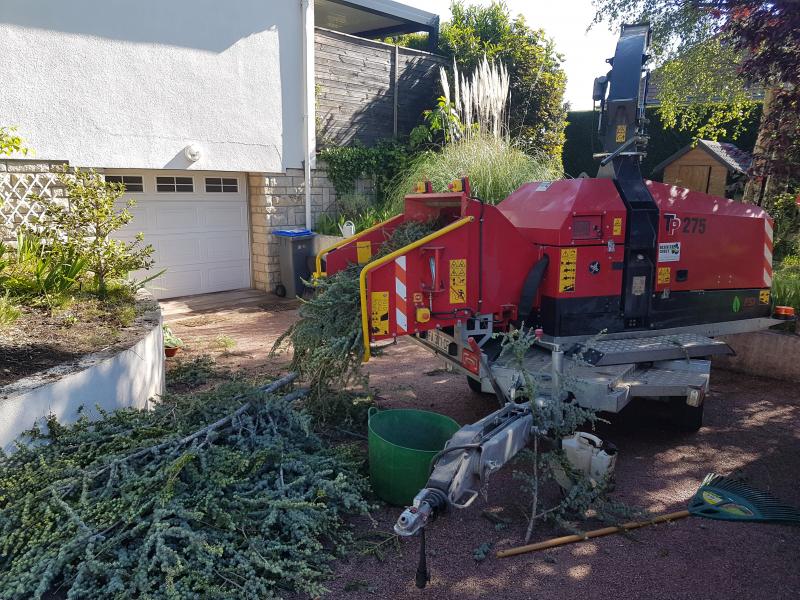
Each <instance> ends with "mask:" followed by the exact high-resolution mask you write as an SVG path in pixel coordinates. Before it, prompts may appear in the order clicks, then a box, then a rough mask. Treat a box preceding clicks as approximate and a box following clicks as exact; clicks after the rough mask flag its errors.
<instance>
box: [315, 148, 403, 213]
mask: <svg viewBox="0 0 800 600" xmlns="http://www.w3.org/2000/svg"><path fill="white" fill-rule="evenodd" d="M319 157H320V159H322V160H324V161H325V162H326V163H327V166H328V179H330V180H331V182H332V183H333V187H334V188H336V195H337V196H343V195H345V194H351V193H353V192H354V191H355V189H356V182H357V181H358V180H359V179H362V178H369V179H371V180H372V181H373V183H374V185H375V196H376V200H377V202H378V203H379V204H380V203H382V202H383V201H384V198H385V194H386V190H387V189H388V188H389V186H390V184H391V181H392V180H393V179H394V178H395V176H396V175H397V174H398V173H399V172H401V171H402V170H403V169H404V168H405V167H406V165H407V164H408V162H409V160H410V153H409V151H408V149H407V148H406V146H405V145H404V144H402V143H400V142H399V141H397V140H380V141H379V142H378V143H377V144H375V146H373V147H371V148H367V147H366V146H364V145H363V144H361V143H360V142H355V143H353V144H352V145H350V146H339V147H333V148H326V149H324V150H323V151H322V152H320V154H319Z"/></svg>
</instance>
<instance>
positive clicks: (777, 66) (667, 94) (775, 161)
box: [593, 0, 800, 181]
mask: <svg viewBox="0 0 800 600" xmlns="http://www.w3.org/2000/svg"><path fill="white" fill-rule="evenodd" d="M593 2H594V5H595V7H596V9H597V13H596V16H595V22H598V23H599V22H606V23H608V24H609V25H610V26H612V27H619V25H620V24H622V23H624V22H636V21H639V22H641V21H647V22H650V23H651V24H652V26H653V47H652V55H653V56H654V58H655V59H656V64H657V65H660V69H659V71H658V76H659V84H660V85H659V88H660V93H659V100H660V101H661V105H660V107H659V112H660V115H661V117H662V119H663V120H664V122H665V123H666V124H667V125H671V126H674V125H676V124H677V125H679V126H680V127H682V128H684V129H689V130H692V131H694V132H695V133H696V134H697V135H698V136H703V137H710V138H716V137H718V136H720V135H724V134H725V133H727V132H726V130H725V129H726V126H725V124H726V123H733V124H734V127H735V125H736V124H739V123H741V122H742V119H743V118H745V117H746V116H748V115H749V114H750V113H751V111H752V110H753V108H754V106H755V105H754V102H752V101H750V100H749V99H748V95H749V93H748V90H749V89H751V87H752V86H760V87H763V88H764V89H765V90H766V99H765V107H764V111H763V117H762V126H761V131H760V134H759V140H758V142H757V144H756V155H757V156H756V161H755V163H754V174H756V175H777V176H779V177H780V178H781V179H782V180H783V181H786V180H788V179H791V178H794V179H797V178H798V177H799V176H800V7H798V4H797V2H796V0H593Z"/></svg>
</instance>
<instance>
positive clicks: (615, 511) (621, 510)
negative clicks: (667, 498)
mask: <svg viewBox="0 0 800 600" xmlns="http://www.w3.org/2000/svg"><path fill="white" fill-rule="evenodd" d="M601 335H602V334H598V335H597V336H595V338H592V339H598V338H599V337H600V336H601ZM497 336H498V337H499V338H501V347H502V350H501V354H500V356H501V358H507V359H508V364H509V366H510V367H511V368H513V369H515V370H516V371H518V372H519V373H521V374H522V378H521V382H520V383H521V386H522V387H521V389H520V390H519V392H518V395H519V396H520V397H523V398H526V399H528V400H530V403H531V412H532V413H533V423H534V427H533V428H532V430H531V435H532V436H533V448H532V449H525V450H523V451H522V452H520V454H519V455H518V461H519V463H518V464H523V463H525V462H527V463H528V464H529V465H530V469H517V470H515V471H514V478H515V479H518V480H520V481H521V482H522V491H523V492H525V493H526V495H529V496H530V498H531V500H530V508H529V510H530V515H529V516H528V526H527V528H526V531H525V543H526V544H527V543H528V542H529V541H530V539H531V536H532V535H533V531H534V529H535V527H536V523H537V521H539V520H548V521H554V522H555V523H556V524H558V525H559V526H561V527H563V528H565V529H567V530H569V531H570V532H577V531H579V530H578V529H577V526H576V524H575V522H576V521H583V520H586V519H589V518H594V519H599V520H600V521H603V522H604V523H610V524H614V525H617V524H619V523H621V522H622V521H625V520H630V519H631V518H634V517H639V516H640V515H641V514H642V513H641V511H639V510H637V509H635V508H631V507H629V506H627V505H626V504H624V503H622V502H618V501H615V500H613V499H610V498H609V497H608V493H609V491H610V484H611V481H610V479H609V477H604V478H603V479H602V480H599V481H598V480H595V479H592V478H590V477H589V476H587V475H585V474H584V473H581V472H578V471H576V470H575V469H574V468H573V467H572V464H571V463H570V461H569V459H568V458H567V456H566V453H565V452H564V451H562V450H560V449H558V448H555V447H554V448H553V449H548V450H546V451H542V446H543V445H545V443H547V444H549V445H551V446H555V442H556V441H557V440H560V439H563V438H565V437H568V436H570V435H572V434H574V433H575V432H576V431H578V430H579V429H580V428H581V427H583V426H585V425H591V426H592V427H594V424H595V423H596V422H597V421H600V420H601V419H600V417H598V415H597V413H596V412H595V411H594V410H592V409H589V408H584V407H582V406H581V405H580V404H578V402H577V400H576V399H575V397H574V396H573V395H571V394H569V393H568V390H569V389H570V387H571V386H572V385H573V384H574V383H575V382H576V381H577V380H576V377H575V375H574V374H573V373H571V372H570V369H567V370H566V371H565V373H564V374H563V376H562V378H561V382H562V383H561V387H560V388H556V389H551V390H550V393H549V394H548V395H547V396H545V395H542V394H540V389H541V387H542V384H543V382H542V381H541V375H540V374H539V373H534V372H531V371H529V370H528V369H527V368H526V364H525V357H526V355H527V353H528V351H529V349H530V348H531V346H532V345H533V343H534V341H535V339H536V334H535V331H534V329H533V328H532V327H531V328H526V327H525V326H524V324H523V326H522V327H521V328H520V329H514V330H512V331H509V332H508V333H500V334H497ZM587 347H588V344H587ZM582 361H583V356H582V355H580V354H578V355H576V361H575V363H574V364H580V363H581V362H582ZM543 442H544V443H543ZM526 459H527V461H526ZM562 479H567V480H568V481H569V482H571V484H572V485H571V487H570V488H569V489H568V490H564V493H563V494H561V496H560V500H559V501H558V502H556V503H555V504H553V505H551V506H546V505H545V501H546V499H547V498H548V495H547V494H545V493H544V491H545V488H546V486H548V485H550V484H551V482H552V484H554V485H555V484H558V485H560V484H561V480H562Z"/></svg>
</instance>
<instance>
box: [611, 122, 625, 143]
mask: <svg viewBox="0 0 800 600" xmlns="http://www.w3.org/2000/svg"><path fill="white" fill-rule="evenodd" d="M627 133H628V128H627V127H626V126H625V125H617V136H616V138H615V139H614V141H615V142H617V143H618V144H621V143H622V142H624V141H625V136H626V135H627Z"/></svg>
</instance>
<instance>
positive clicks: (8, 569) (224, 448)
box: [0, 376, 367, 600]
mask: <svg viewBox="0 0 800 600" xmlns="http://www.w3.org/2000/svg"><path fill="white" fill-rule="evenodd" d="M293 378H294V377H293V376H289V377H284V378H282V379H280V380H278V381H276V382H274V383H273V384H271V385H270V386H267V387H266V388H255V387H253V386H252V385H246V384H243V383H235V384H225V385H223V386H221V387H219V388H217V389H216V390H213V391H210V392H206V393H203V394H199V395H197V396H185V397H172V398H167V399H166V400H164V401H163V402H162V403H160V404H158V405H157V406H156V407H155V409H154V410H152V411H139V410H133V409H127V410H120V411H117V412H114V413H111V414H107V415H104V418H103V419H101V420H100V421H97V422H91V423H90V422H89V421H88V420H85V419H83V420H81V421H79V422H78V423H76V424H75V425H71V426H62V425H59V424H58V423H57V422H56V421H54V420H52V421H50V423H49V430H48V433H47V434H41V433H40V434H38V435H37V434H36V433H35V432H32V433H33V435H34V437H35V438H41V439H36V440H35V441H37V442H46V443H37V444H34V445H32V446H21V447H20V448H19V450H18V451H17V452H16V453H14V454H13V455H10V456H6V455H2V456H0V490H2V491H1V492H0V597H2V598H4V599H9V600H16V599H18V598H19V599H22V598H25V599H28V598H42V597H50V596H53V595H55V596H58V597H64V598H67V599H73V598H74V599H77V598H116V597H120V598H121V597H138V598H152V599H161V598H230V599H234V598H236V599H239V598H275V597H277V596H278V594H280V593H282V592H285V591H295V592H300V593H304V594H310V595H319V594H320V593H322V592H323V591H324V587H323V581H324V578H325V577H326V576H327V575H329V573H330V567H329V563H330V561H331V560H332V559H333V558H334V556H335V555H337V554H339V553H341V552H343V551H344V549H345V548H347V547H348V546H349V544H350V543H351V542H352V539H351V535H350V532H349V530H348V529H347V528H346V527H345V526H344V525H343V522H342V517H343V516H344V515H345V514H348V513H363V512H365V511H366V509H367V506H366V504H365V503H364V501H363V499H362V494H363V492H364V491H365V489H366V483H365V481H364V479H363V478H362V477H361V476H360V475H359V474H358V469H359V467H360V465H359V461H357V460H355V459H354V457H353V456H352V453H348V452H347V451H346V449H343V450H342V449H340V450H338V451H334V450H331V449H328V448H325V447H324V446H323V445H322V443H321V441H320V440H319V438H317V437H316V436H315V435H314V434H313V433H312V432H311V429H310V419H309V417H308V416H307V415H306V414H305V413H303V412H301V411H297V410H296V409H295V408H294V407H293V406H292V400H294V399H297V397H299V395H300V394H299V393H298V392H293V393H290V394H286V395H279V394H278V391H279V388H281V387H283V386H285V385H287V384H288V383H290V382H291V381H292V380H293Z"/></svg>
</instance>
